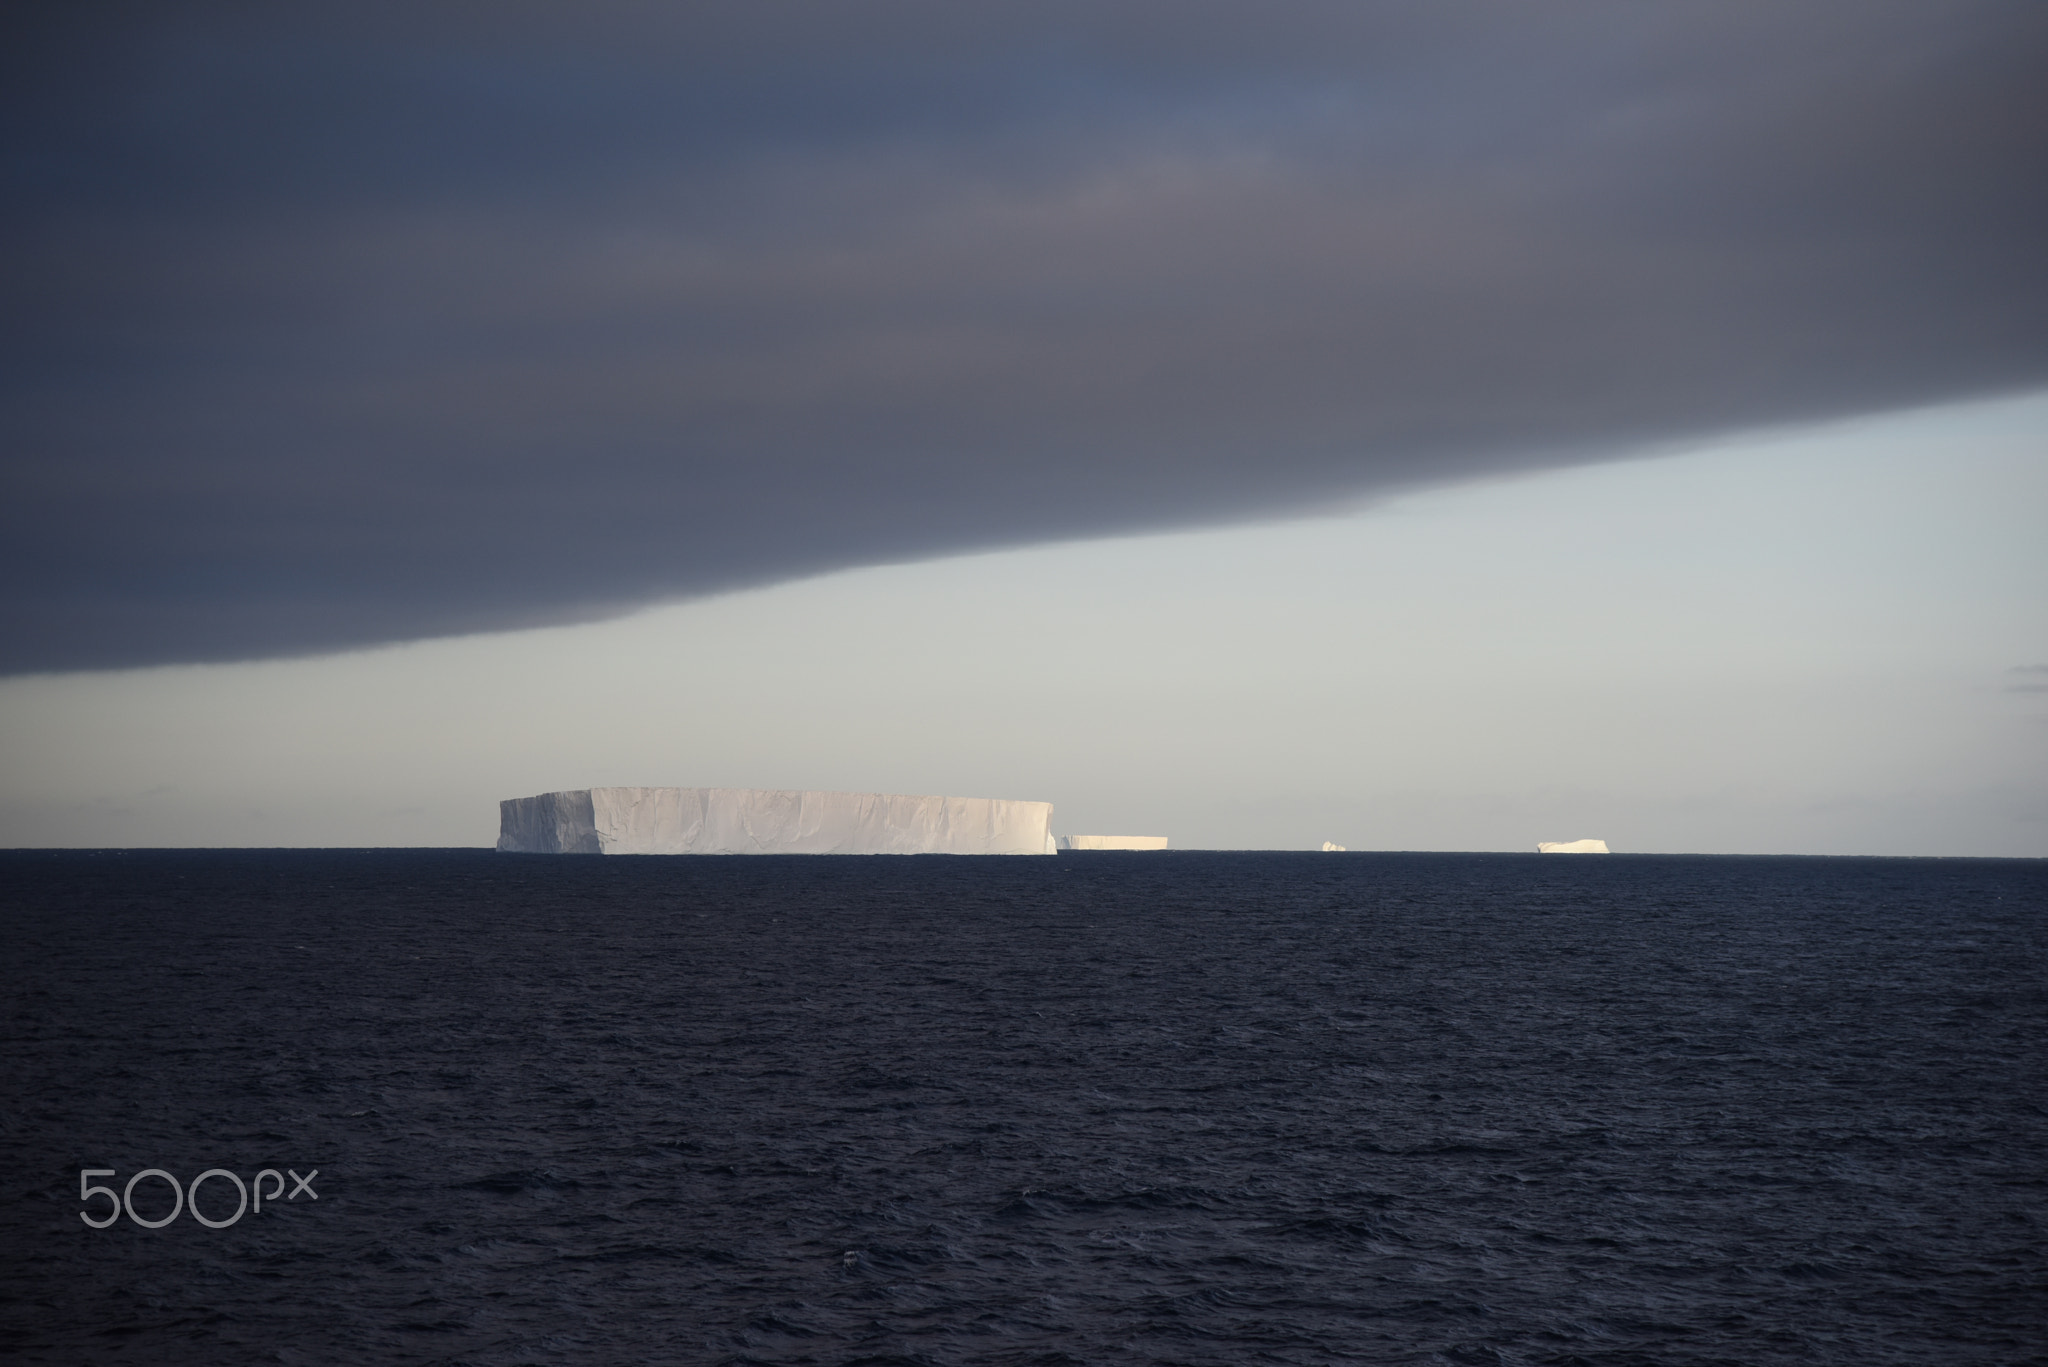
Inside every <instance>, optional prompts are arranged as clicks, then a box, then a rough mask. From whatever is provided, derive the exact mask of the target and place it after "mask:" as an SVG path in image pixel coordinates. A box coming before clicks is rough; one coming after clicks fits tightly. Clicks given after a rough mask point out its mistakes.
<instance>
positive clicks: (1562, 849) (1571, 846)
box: [1536, 840, 1608, 854]
mask: <svg viewBox="0 0 2048 1367" xmlns="http://www.w3.org/2000/svg"><path fill="white" fill-rule="evenodd" d="M1536 853H1538V854H1606V853H1608V849H1607V842H1606V841H1605V840H1540V841H1538V842H1537V843H1536Z"/></svg>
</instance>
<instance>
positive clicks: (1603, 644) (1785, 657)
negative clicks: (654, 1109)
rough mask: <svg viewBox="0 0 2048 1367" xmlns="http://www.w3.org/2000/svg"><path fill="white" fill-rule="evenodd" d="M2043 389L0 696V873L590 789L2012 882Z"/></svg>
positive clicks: (2045, 772) (2029, 840) (2045, 444)
mask: <svg viewBox="0 0 2048 1367" xmlns="http://www.w3.org/2000/svg"><path fill="white" fill-rule="evenodd" d="M2044 452H2048V393H2043V394H2041V395H2038V396H2035V397H2033V398H2029V399H2023V400H2010V401H2005V402H2002V403H1992V404H1978V405H1969V406H1964V407H1959V408H1945V409H1937V410H1932V411H1928V412H1922V413H1917V414H1907V415H1894V416H1888V417H1884V418H1876V419H1865V420H1859V421H1854V422H1850V423H1846V424H1833V425H1828V426H1824V427H1820V428H1817V429H1808V430H1802V431H1798V432H1794V433H1780V434H1775V435H1772V436H1769V437H1762V436H1759V437H1751V438H1744V439H1739V440H1732V441H1726V442H1719V443H1713V444H1709V445H1706V446H1703V447H1700V448H1697V449H1691V450H1687V451H1684V452H1677V453H1666V454H1664V455H1662V456H1659V457H1656V458H1651V459H1645V460H1640V461H1634V462H1628V463H1621V464H1609V465H1601V466H1594V467H1588V468H1583V469H1576V470H1569V471H1559V472H1550V473H1543V474H1536V475H1529V476H1521V477H1515V478H1508V479H1501V480H1496V481H1487V482H1482V483H1478V484H1473V485H1468V486H1463V487H1454V488H1448V489H1441V490H1436V491H1432V492H1427V493H1419V494H1411V495H1406V496H1402V497H1398V498H1395V499H1393V500H1391V501H1388V502H1385V503H1381V504H1379V505H1377V506H1372V507H1367V508H1362V509H1357V510H1353V511H1350V512H1347V513H1344V514H1342V515H1338V516H1332V517H1325V518H1319V519H1312V520H1305V521H1291V522H1284V523H1277V524H1272V525H1266V526H1254V527H1246V528H1241V529H1235V530H1226V531H1208V532H1192V533H1175V534H1168V535H1161V536H1151V537H1131V538H1115V539H1107V540H1102V541H1097V542H1092V543H1086V544H1080V545H1060V546H1051V547H1044V548H1038V549H1031V550H1021V551H1004V552H996V553H989V554H983V555H976V556H971V557H965V558H961V559H954V560H943V561H936V562H923V563H919V564H913V565H904V566H896V567H891V568H882V569H870V570H858V571H850V572H843V573H838V574H833V575H828V576H824V577H821V578H817V579H813V580H809V581H804V582H800V583H792V584H786V585H782V586H779V587H774V588H768V589H759V590H751V591H745V592H741V593H737V594H733V595H730V596H726V597H720V598H714V599H709V600H704V601H698V602H695V603H691V604H686V605H682V606H678V607H669V608H661V609H655V610H650V611H647V612H644V613H642V614H639V615H636V616H633V617H629V618H626V619H624V620H620V621H615V622H610V623H604V624H597V625H588V626H578V627H567V628H556V629H548V630H538V631H526V632H511V633H505V634H502V635H496V636H476V637H469V638H465V639H460V640H448V641H438V642H428V643H422V644H417V645H408V646H393V647H386V648H383V649H378V650H373V651H367V652H362V653H356V654H348V655H340V656H331V657H327V658H324V659H312V660H293V661H278V662H271V663H261V664H229V665H206V666H174V667H159V668H155V669H144V670H133V671H118V672H109V673H98V674H83V675H43V676H30V677H25V678H18V679H15V680H12V681H0V845H24V844H69V845H101V846H105V845H164V844H198V845H238V844H284V845H293V844H348V845H388V844H428V845H484V844H489V843H491V841H492V840H494V839H495V838H496V834H497V825H496V822H497V803H498V799H500V798H503V797H509V796H515V795H524V794H529V793H536V792H543V791H547V790H550V789H555V788H566V787H585V786H589V785H591V784H605V783H623V784H682V785H734V786H759V787H799V788H804V787H809V788H826V789H854V790H860V789H880V790H883V791H896V792H913V793H919V792H943V793H959V794H963V795H976V796H1001V797H1017V798H1032V799H1039V800H1044V801H1050V802H1052V803H1053V804H1054V809H1055V810H1054V827H1055V829H1056V830H1061V831H1065V832H1069V833H1074V832H1089V833H1103V834H1140V835H1144V834H1161V835H1166V836H1168V837H1169V838H1171V839H1172V840H1173V842H1174V843H1175V845H1176V846H1182V847H1186V846H1222V847H1255V848H1296V849H1307V848H1314V847H1316V846H1319V845H1320V844H1321V842H1323V841H1324V840H1334V841H1336V842H1338V843H1339V844H1343V845H1348V846H1350V847H1351V848H1353V849H1452V850H1460V849H1522V850H1527V849H1530V848H1532V847H1533V846H1534V844H1535V842H1536V841H1538V840H1554V839H1574V838H1578V837H1582V836H1597V837H1601V838H1604V839H1606V840H1607V841H1609V842H1610V844H1611V845H1612V846H1613V847H1614V848H1615V849H1617V850H1621V851H1635V852H1641V851H1667V852H1668V851H1707V852H1724V853H1729V852H1732V853H1742V852H1750V853H1758V852H1776V853H1834V854H1963V855H1971V854H1974V855H1984V854H2002V855H2034V856H2040V855H2048V613H2044V612H2043V610H2042V609H2043V604H2044V602H2048V538H2044V537H2043V536H2042V535H2041V528H2042V527H2043V526H2044V525H2048V459H2044Z"/></svg>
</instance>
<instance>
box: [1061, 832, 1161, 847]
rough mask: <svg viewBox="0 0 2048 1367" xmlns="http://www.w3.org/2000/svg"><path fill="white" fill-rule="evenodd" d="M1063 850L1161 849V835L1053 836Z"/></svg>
mask: <svg viewBox="0 0 2048 1367" xmlns="http://www.w3.org/2000/svg"><path fill="white" fill-rule="evenodd" d="M1054 839H1055V840H1057V841H1058V842H1059V847H1060V848H1061V849H1063V850H1163V849H1165V848H1166V837H1165V836H1163V835H1062V836H1055V837H1054Z"/></svg>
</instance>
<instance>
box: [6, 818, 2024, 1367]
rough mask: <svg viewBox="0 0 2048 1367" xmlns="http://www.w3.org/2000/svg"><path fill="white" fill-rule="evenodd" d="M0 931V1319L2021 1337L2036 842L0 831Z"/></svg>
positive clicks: (249, 1357) (628, 1353) (134, 1355)
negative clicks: (1176, 849)
mask: <svg viewBox="0 0 2048 1367" xmlns="http://www.w3.org/2000/svg"><path fill="white" fill-rule="evenodd" d="M0 935H4V939H0V950H4V970H0V972H4V980H0V981H4V987H5V994H4V1008H0V1009H4V1020H5V1036H4V1040H5V1042H4V1056H0V1174H4V1179H5V1182H6V1184H7V1185H6V1188H5V1192H4V1200H0V1218H4V1226H0V1258H4V1266H0V1287H4V1304H0V1356H4V1357H5V1358H6V1359H7V1360H9V1361H14V1362H38V1363H40V1362H47V1363H92V1362H133V1363H151V1364H155V1363H207V1364H223V1363H242V1362H282V1363H307V1364H327V1363H357V1362H361V1363H401V1364H402V1363H416V1364H428V1363H435V1364H449V1365H452V1364H463V1363H469V1364H477V1365H478V1367H485V1365H487V1364H488V1365H499V1364H503V1365H506V1367H509V1365H510V1364H526V1363H531V1364H555V1363H606V1364H609V1363H685V1364H687V1363H707V1364H715V1363H729V1364H740V1363H763V1364H765V1363H774V1364H797V1363H817V1364H855V1363H863V1364H877V1365H879V1364H983V1363H985V1364H1081V1363H1103V1364H1138V1363H1174V1364H1255V1363H1298V1364H1324V1363H1528V1364H1536V1363H1542V1364H1555V1365H1557V1367H1564V1365H1565V1364H1579V1365H1586V1364H1597V1365H1598V1367H1623V1365H1624V1364H1626V1365H1628V1367H1638V1365H1642V1367H1647V1365H1648V1364H1708V1363H1724V1364H1772V1363H1788V1364H1790V1363H1800V1364H1812V1363H1854V1364H1885V1363H1897V1364H1916V1365H1917V1364H1944V1363H1972V1364H1993V1363H1996V1364H2015V1363H2044V1362H2048V862H2044V861H1995V860H1914V859H1794V858H1691V857H1630V856H1625V855H1617V856H1611V857H1608V858H1555V857H1552V858H1540V857H1537V856H1534V855H1526V856H1524V855H1373V854H1350V855H1307V854H1203V853H1178V854H1166V855H1116V854H1096V855H1065V856H1061V857H1059V858H1057V859H1017V858H1010V859H1001V858H996V859H963V858H943V857H933V858H824V857H809V858H805V857H793V858H727V859H719V858H610V859H596V858H582V859H576V858H547V857H535V856H514V855H497V854H492V853H489V852H485V851H467V850H456V851H388V850H371V851H284V852H276V851H225V852H128V853H119V852H108V853H78V852H67V853H49V854H36V853H31V854H22V853H16V854H11V855H0ZM152 1168H154V1169H161V1170H163V1171H164V1172H165V1173H168V1174H169V1175H170V1176H169V1178H168V1179H167V1178H165V1177H162V1176H149V1177H145V1178H141V1179H139V1180H138V1181H137V1184H136V1185H134V1186H133V1187H132V1188H129V1187H128V1184H129V1183H130V1181H131V1179H133V1178H134V1177H135V1174H137V1173H140V1172H142V1171H144V1170H145V1169H152ZM84 1169H93V1170H97V1171H101V1172H104V1170H109V1169H111V1170H112V1175H100V1176H93V1177H89V1178H87V1179H85V1185H88V1186H90V1185H99V1186H105V1187H107V1188H108V1189H109V1190H110V1191H112V1192H113V1195H112V1196H108V1195H105V1194H94V1195H93V1196H91V1197H90V1198H88V1199H85V1200H81V1196H80V1192H81V1177H80V1173H81V1170H84ZM266 1169H268V1170H273V1171H275V1172H276V1173H277V1174H279V1176H278V1177H277V1178H276V1179H275V1182H274V1185H275V1186H276V1187H278V1188H280V1189H285V1188H290V1195H289V1196H287V1195H282V1194H277V1193H273V1192H272V1191H271V1190H270V1187H271V1185H273V1183H272V1179H269V1178H264V1179H257V1177H256V1175H257V1174H258V1173H259V1172H262V1171H264V1170H266ZM213 1170H219V1172H218V1173H216V1175H214V1176H212V1177H209V1178H208V1179H207V1181H206V1182H204V1183H203V1184H196V1187H197V1189H196V1190H194V1189H193V1185H194V1179H195V1178H196V1177H198V1176H199V1175H200V1174H201V1173H204V1172H209V1171H213ZM315 1170H317V1175H315V1176H313V1177H311V1178H310V1180H309V1182H308V1185H307V1186H306V1187H305V1188H303V1189H299V1188H297V1187H296V1185H295V1180H296V1179H297V1178H303V1177H305V1176H306V1175H307V1174H308V1173H312V1172H314V1171H315ZM286 1172H289V1173H291V1174H293V1175H294V1181H293V1182H287V1180H286V1179H285V1178H284V1176H283V1174H285V1173H286ZM173 1180H175V1182H176V1183H178V1184H179V1186H178V1187H177V1188H176V1197H175V1199H176V1201H177V1202H179V1203H180V1205H178V1206H176V1207H174V1204H173V1202H174V1187H173V1185H172V1181H173ZM252 1181H255V1183H256V1186H257V1189H258V1190H260V1191H263V1192H264V1193H265V1203H264V1205H263V1208H262V1210H261V1211H260V1212H257V1211H255V1210H254V1209H253V1203H246V1202H245V1206H247V1208H246V1209H244V1207H241V1206H238V1204H237V1187H236V1185H235V1184H236V1183H237V1182H239V1183H241V1184H242V1186H243V1187H247V1186H248V1185H249V1184H250V1183H251V1182H252ZM124 1190H125V1191H127V1192H128V1198H127V1202H126V1205H125V1206H123V1205H121V1204H120V1202H121V1193H122V1192H123V1191H124ZM188 1191H190V1192H191V1200H190V1201H187V1200H186V1195H187V1192H188ZM194 1205H196V1207H197V1210H198V1213H200V1214H203V1215H205V1216H206V1217H207V1218H208V1219H209V1220H212V1221H214V1222H216V1223H219V1224H222V1225H223V1226H224V1227H221V1228H211V1227H209V1226H208V1225H206V1224H203V1223H201V1222H200V1221H199V1220H198V1219H195V1218H194V1213H193V1209H192V1207H193V1206H194ZM117 1209H119V1210H122V1211H123V1212H124V1213H121V1214H119V1215H118V1217H117V1218H115V1219H114V1220H113V1222H112V1223H111V1224H110V1225H109V1226H108V1227H107V1228H104V1229H96V1228H90V1227H88V1226H87V1224H86V1223H85V1221H84V1220H82V1219H81V1213H83V1214H84V1215H87V1216H90V1217H92V1218H93V1219H95V1220H98V1219H102V1218H104V1217H106V1216H108V1215H110V1214H112V1213H114V1211H115V1210H117ZM174 1209H176V1210H177V1211H178V1214H177V1217H176V1218H175V1219H171V1220H170V1221H169V1222H168V1223H164V1224H162V1225H161V1226H160V1227H158V1228H145V1227H143V1225H142V1224H141V1223H138V1221H139V1220H147V1221H157V1220H161V1219H163V1218H164V1217H165V1216H166V1215H169V1214H170V1213H171V1212H172V1211H173V1210H174ZM237 1209H244V1213H243V1214H242V1215H241V1216H240V1217H238V1218H236V1219H235V1220H234V1222H233V1223H227V1221H228V1219H229V1217H230V1216H233V1215H234V1213H235V1211H236V1210H237Z"/></svg>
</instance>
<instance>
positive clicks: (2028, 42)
mask: <svg viewBox="0 0 2048 1367" xmlns="http://www.w3.org/2000/svg"><path fill="white" fill-rule="evenodd" d="M0 23H4V24H5V25H6V28H5V30H4V31H0V135H4V138H5V146H4V160H0V348H4V350H0V358H4V365H0V424H4V429H0V436H4V459H5V461H6V479H7V483H8V488H9V497H8V498H6V499H5V500H4V501H0V566H4V582H5V584H6V595H5V599H4V602H0V670H6V671H22V670H37V669H50V668H75V667H92V666H118V665H132V664H149V663H156V662H162V661H190V660H214V659H255V658H263V657H267V656H276V655H282V654H293V653H304V652H307V651H316V650H322V649H331V648H335V647H343V646H353V645H363V644H374V643H378V642H384V641H396V640H407V639H418V638H423V637H430V636H435V635H444V634H449V633H455V632H462V631H468V630H476V629H482V628H506V627H516V626H524V625H531V624H537V623H553V622H566V621H577V620H590V619H593V618H598V617H603V616H607V615H616V614H617V613H620V612H624V611H629V610H632V609H635V608H638V607H641V606H644V605H646V604H648V603H651V602H658V601H664V600H674V599H677V598H681V597H685V596H688V595H691V594H695V593H701V592H704V591H707V590H718V589H725V588H731V587H734V586H739V585H748V584H762V583H772V582H775V581H777V580H782V579H787V578H790V577H792V576H797V575H803V574H809V573H814V572H817V571H820V570H826V569H834V568H843V567H853V566H859V565H866V564H879V563H890V562H900V561H903V560H907V559H914V558H919V557H925V556H930V555H935V554H944V553H954V552H960V551H971V550H978V549H987V548H993V547H999V546H1018V545H1029V544H1034V543H1043V542H1046V541H1051V540H1056V539H1061V538H1073V537H1082V536H1096V535H1104V534H1123V533H1128V532H1133V531H1139V530H1159V529H1165V528H1173V527H1192V526H1221V525H1228V524H1231V523H1235V522H1241V521H1244V520H1246V519H1248V518H1253V517H1263V516H1271V515H1278V514H1285V513H1290V512H1299V511H1304V510H1314V509H1316V508H1318V507H1321V506H1324V505H1325V504H1326V503H1327V501H1328V500H1330V499H1331V498H1333V497H1336V498H1342V497H1347V496H1356V495H1360V494H1368V493H1372V492H1375V491H1383V490H1389V489H1395V488H1408V487H1420V486H1427V485H1429V484H1432V483H1438V482H1442V481H1446V480H1451V479H1456V478H1461V477H1465V476H1468V475H1471V474H1473V473H1476V472H1486V471H1497V470H1518V469H1540V468H1547V467H1555V466H1560V465H1570V464H1575V463H1580V462H1585V461H1592V460H1601V459H1611V458H1621V457H1627V456H1629V455H1630V454H1631V453H1634V452H1637V451H1640V450H1642V449H1644V448H1645V447H1646V446H1648V445H1654V444H1656V443H1659V442H1663V441H1667V440H1671V439H1693V438H1698V437H1702V436H1707V435H1711V434H1713V433H1715V432H1722V431H1734V430H1743V429H1748V428H1752V427H1755V426H1757V425H1760V424H1772V423H1786V422H1796V421H1805V420H1813V419H1824V418H1830V417H1839V416H1846V415H1853V414H1856V413H1861V412H1870V411H1879V410H1893V409H1899V408H1904V407H1911V406H1916V405H1922V404H1926V403H1931V402H1937V401H1942V400H1949V399H1956V398H1963V397H1970V396H1976V395H1987V394H1995V393H2000V392H2010V391H2014V390H2018V389H2023V388H2026V387H2028V386H2031V385H2035V384H2038V383H2041V382H2042V381H2043V380H2044V379H2048V252H2043V251H2042V249H2041V244H2042V243H2043V242H2044V241H2048V174H2044V173H2043V168H2044V167H2048V82H2044V81H2043V80H2042V79H2041V73H2042V71H2043V70H2048V6H2043V5H2041V4H2039V3H2036V2H2035V0H1995V2H1985V0H1956V2H1955V3H1945V4H1939V5H1929V4H1924V3H1919V2H1918V0H1913V2H1912V3H1888V2H1887V0H1812V2H1811V3H1802V4H1798V5H1785V4H1781V3H1776V2H1775V0H1769V2H1766V0H1757V2H1756V3H1744V2H1743V0H1697V2H1696V3H1684V2H1683V0H1679V2H1675V3H1666V4H1656V5H1642V4H1633V3H1621V2H1620V0H1602V2H1600V3H1573V2H1572V0H1557V3H1548V4H1544V5H1503V4H1498V3H1463V2H1462V0H1412V3H1394V4H1370V3H1367V4H1350V3H1345V4H1332V3H1320V2H1318V3H1286V2H1285V0H1276V2H1275V3H1269V4H1262V5H1260V6H1258V7H1257V8H1256V9H1255V10H1254V9H1249V8H1247V7H1245V6H1243V5H1240V4H1211V3H1204V2H1203V0H1171V3H1168V0H1088V2H1087V3H1085V4H1082V3H1075V4H1067V3H1060V0H1029V3H1023V2H1022V0H1020V2H1019V3H1014V4H1012V3H1001V2H1000V0H998V2H995V3H976V4H965V5H963V4H959V3H956V2H955V0H922V2H920V0H906V2H902V3H897V2H893V0H884V2H882V3H872V4H861V5H815V6H800V7H792V6H786V5H770V4H761V3H757V2H756V0H744V2H739V3H732V4H684V5H648V4H643V3H637V0H636V2H633V3H624V2H621V3H605V2H604V0H593V2H592V3H582V4H576V5H570V6H558V7H546V6H536V5H519V4H509V5H508V4H491V5H478V4H471V3H433V2H432V0H404V2H403V3H392V4H378V3H358V4H349V5H243V4H176V3H173V4H168V5H126V6H119V5H117V6H106V5H95V4H90V3H82V4H76V5H52V6H13V7H9V9H8V14H7V17H6V18H5V19H4V20H0Z"/></svg>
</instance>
